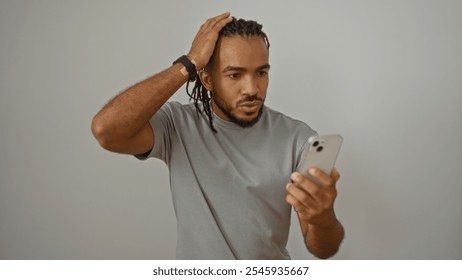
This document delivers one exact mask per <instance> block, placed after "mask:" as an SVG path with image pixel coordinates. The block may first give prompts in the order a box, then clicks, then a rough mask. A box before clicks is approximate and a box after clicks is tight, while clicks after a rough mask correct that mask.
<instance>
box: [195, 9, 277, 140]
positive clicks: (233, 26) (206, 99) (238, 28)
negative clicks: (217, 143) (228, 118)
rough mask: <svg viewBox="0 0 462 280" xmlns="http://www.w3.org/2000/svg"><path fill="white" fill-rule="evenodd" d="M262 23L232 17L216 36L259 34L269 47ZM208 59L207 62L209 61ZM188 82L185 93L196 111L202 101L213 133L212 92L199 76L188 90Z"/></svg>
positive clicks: (199, 111) (198, 109) (199, 108)
mask: <svg viewBox="0 0 462 280" xmlns="http://www.w3.org/2000/svg"><path fill="white" fill-rule="evenodd" d="M262 27H263V26H262V25H261V24H259V23H257V22H256V21H253V20H244V19H239V20H238V19H236V18H234V17H233V20H232V21H231V22H230V23H228V24H227V25H225V26H224V27H223V28H222V29H221V31H220V32H219V33H218V37H220V36H223V37H233V36H242V37H250V36H259V37H261V38H262V39H263V41H264V42H265V44H266V47H267V48H268V49H269V47H270V43H269V40H268V37H267V36H266V34H265V32H263V31H262ZM214 54H215V51H214V53H213V54H212V56H211V58H210V61H212V59H213V57H214ZM210 61H209V63H210ZM189 83H190V81H189V80H188V82H187V84H186V93H187V94H188V96H189V98H190V100H191V101H194V106H195V107H196V110H197V112H198V113H202V110H201V107H200V103H202V107H203V112H205V114H206V115H207V117H208V119H209V124H210V128H211V129H212V131H213V132H214V133H216V132H217V130H216V129H215V127H214V126H213V117H212V109H211V108H210V100H212V92H210V91H208V90H207V89H206V88H205V87H204V85H203V84H202V82H201V80H200V79H199V78H196V81H195V84H194V86H193V88H192V90H191V92H189Z"/></svg>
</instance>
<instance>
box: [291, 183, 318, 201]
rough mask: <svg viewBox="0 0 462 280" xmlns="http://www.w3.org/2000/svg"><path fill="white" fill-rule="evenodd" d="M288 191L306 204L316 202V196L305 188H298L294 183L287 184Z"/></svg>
mask: <svg viewBox="0 0 462 280" xmlns="http://www.w3.org/2000/svg"><path fill="white" fill-rule="evenodd" d="M286 189H287V193H288V194H290V195H291V196H293V197H294V198H295V199H297V200H298V201H299V202H300V203H302V204H303V205H305V206H308V205H310V204H313V203H314V198H313V197H312V196H311V195H310V194H309V193H308V192H306V191H305V190H303V189H301V188H298V187H297V186H295V185H294V184H292V183H289V184H287V186H286Z"/></svg>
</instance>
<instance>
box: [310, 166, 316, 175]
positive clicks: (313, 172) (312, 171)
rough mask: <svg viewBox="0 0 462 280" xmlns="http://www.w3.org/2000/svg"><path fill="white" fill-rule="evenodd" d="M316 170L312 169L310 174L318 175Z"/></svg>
mask: <svg viewBox="0 0 462 280" xmlns="http://www.w3.org/2000/svg"><path fill="white" fill-rule="evenodd" d="M316 171H317V170H316V168H310V170H309V172H310V174H311V175H316Z"/></svg>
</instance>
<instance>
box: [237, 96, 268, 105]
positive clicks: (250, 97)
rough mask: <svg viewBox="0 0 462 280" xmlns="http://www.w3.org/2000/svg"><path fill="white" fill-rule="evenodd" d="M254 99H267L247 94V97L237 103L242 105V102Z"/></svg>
mask: <svg viewBox="0 0 462 280" xmlns="http://www.w3.org/2000/svg"><path fill="white" fill-rule="evenodd" d="M252 101H261V102H263V101H265V99H264V98H261V97H258V96H256V95H250V96H246V97H245V98H243V99H241V100H239V101H238V102H237V104H238V105H240V104H242V103H245V102H252Z"/></svg>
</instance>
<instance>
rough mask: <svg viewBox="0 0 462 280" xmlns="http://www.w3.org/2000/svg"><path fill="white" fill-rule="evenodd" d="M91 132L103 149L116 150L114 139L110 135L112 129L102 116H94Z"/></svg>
mask: <svg viewBox="0 0 462 280" xmlns="http://www.w3.org/2000/svg"><path fill="white" fill-rule="evenodd" d="M91 132H92V133H93V136H94V137H95V139H96V140H97V141H98V143H99V145H100V146H101V147H102V148H103V149H105V150H108V151H114V150H115V147H114V141H113V140H111V136H110V129H109V128H108V127H107V125H106V124H104V122H103V121H102V120H101V119H100V118H98V116H95V117H93V120H92V122H91Z"/></svg>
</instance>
